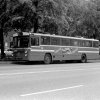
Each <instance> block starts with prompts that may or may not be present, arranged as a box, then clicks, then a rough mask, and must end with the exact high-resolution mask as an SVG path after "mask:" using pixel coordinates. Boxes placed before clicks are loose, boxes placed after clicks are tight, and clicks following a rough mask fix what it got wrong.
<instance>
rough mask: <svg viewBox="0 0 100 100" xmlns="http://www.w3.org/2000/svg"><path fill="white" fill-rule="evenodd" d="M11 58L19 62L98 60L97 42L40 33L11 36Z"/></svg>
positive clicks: (47, 62) (48, 62)
mask: <svg viewBox="0 0 100 100" xmlns="http://www.w3.org/2000/svg"><path fill="white" fill-rule="evenodd" d="M12 48H13V57H14V59H15V60H20V61H44V63H45V64H50V63H52V62H53V61H58V60H59V61H66V60H80V61H81V62H83V63H85V62H87V60H89V59H90V60H92V59H99V40H96V39H87V38H83V37H69V36H60V35H50V34H41V33H28V32H23V35H21V36H19V35H18V34H17V33H16V34H14V35H13V47H12Z"/></svg>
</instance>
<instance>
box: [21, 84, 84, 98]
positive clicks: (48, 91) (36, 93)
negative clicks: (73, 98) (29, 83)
mask: <svg viewBox="0 0 100 100" xmlns="http://www.w3.org/2000/svg"><path fill="white" fill-rule="evenodd" d="M83 86H84V85H77V86H72V87H67V88H60V89H53V90H47V91H41V92H35V93H29V94H22V95H20V96H22V97H25V96H32V95H39V94H45V93H51V92H57V91H64V90H69V89H74V88H80V87H83Z"/></svg>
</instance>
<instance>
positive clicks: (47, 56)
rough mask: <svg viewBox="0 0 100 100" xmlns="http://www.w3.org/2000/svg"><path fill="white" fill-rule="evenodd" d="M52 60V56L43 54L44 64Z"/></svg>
mask: <svg viewBox="0 0 100 100" xmlns="http://www.w3.org/2000/svg"><path fill="white" fill-rule="evenodd" d="M51 62H52V57H51V55H50V54H45V56H44V63H45V64H50V63H51Z"/></svg>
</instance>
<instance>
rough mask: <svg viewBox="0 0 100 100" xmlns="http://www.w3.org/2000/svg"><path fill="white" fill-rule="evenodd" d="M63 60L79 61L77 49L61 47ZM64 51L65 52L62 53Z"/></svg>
mask: <svg viewBox="0 0 100 100" xmlns="http://www.w3.org/2000/svg"><path fill="white" fill-rule="evenodd" d="M62 50H63V51H62V55H63V60H79V59H80V54H79V53H78V47H63V48H62ZM64 50H65V51H64Z"/></svg>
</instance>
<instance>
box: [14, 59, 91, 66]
mask: <svg viewBox="0 0 100 100" xmlns="http://www.w3.org/2000/svg"><path fill="white" fill-rule="evenodd" d="M78 63H81V62H80V61H74V60H67V61H54V62H53V63H52V64H78ZM87 63H92V62H89V61H88V62H87ZM12 64H17V65H45V64H44V63H43V62H42V61H27V62H25V61H23V62H22V61H13V62H12Z"/></svg>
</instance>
